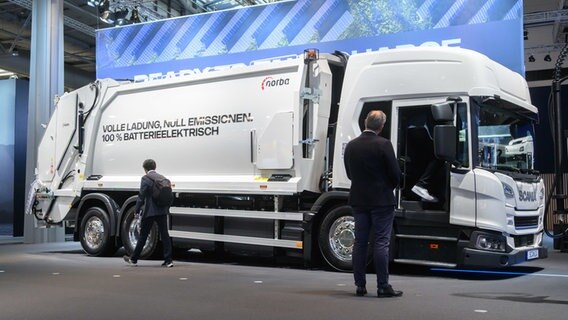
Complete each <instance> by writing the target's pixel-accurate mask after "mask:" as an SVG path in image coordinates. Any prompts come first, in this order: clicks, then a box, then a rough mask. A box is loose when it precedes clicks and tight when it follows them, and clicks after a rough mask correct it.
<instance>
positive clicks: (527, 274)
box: [430, 268, 568, 278]
mask: <svg viewBox="0 0 568 320" xmlns="http://www.w3.org/2000/svg"><path fill="white" fill-rule="evenodd" d="M430 270H432V271H442V272H455V273H477V274H494V275H514V276H538V277H560V278H568V274H553V273H528V272H505V271H484V270H457V269H442V268H431V269H430Z"/></svg>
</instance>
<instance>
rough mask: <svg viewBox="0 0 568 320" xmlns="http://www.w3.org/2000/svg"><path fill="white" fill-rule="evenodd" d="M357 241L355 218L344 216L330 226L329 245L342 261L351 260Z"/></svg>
mask: <svg viewBox="0 0 568 320" xmlns="http://www.w3.org/2000/svg"><path fill="white" fill-rule="evenodd" d="M354 243H355V219H354V218H353V217H351V216H343V217H340V218H338V219H337V220H335V221H334V222H333V224H332V225H331V228H329V247H330V249H331V252H332V253H333V255H334V256H335V257H336V258H337V259H339V260H341V261H351V256H352V254H353V244H354Z"/></svg>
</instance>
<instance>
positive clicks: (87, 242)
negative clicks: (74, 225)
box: [79, 207, 117, 257]
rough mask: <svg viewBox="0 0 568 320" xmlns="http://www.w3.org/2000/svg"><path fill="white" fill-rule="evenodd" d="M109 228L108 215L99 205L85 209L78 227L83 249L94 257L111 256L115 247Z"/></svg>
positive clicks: (114, 251)
mask: <svg viewBox="0 0 568 320" xmlns="http://www.w3.org/2000/svg"><path fill="white" fill-rule="evenodd" d="M110 230H111V228H110V220H109V216H108V214H107V213H106V212H105V211H104V210H103V209H101V208H99V207H91V208H89V209H87V212H86V213H85V216H84V217H83V219H82V220H81V227H80V229H79V234H80V238H81V246H82V247H83V250H85V252H86V253H88V254H89V255H91V256H95V257H107V256H112V255H113V254H114V253H116V250H117V247H116V245H115V242H114V238H113V237H112V236H111V232H110Z"/></svg>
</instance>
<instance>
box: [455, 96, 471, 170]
mask: <svg viewBox="0 0 568 320" xmlns="http://www.w3.org/2000/svg"><path fill="white" fill-rule="evenodd" d="M456 114H457V117H456V126H457V130H458V152H457V160H458V161H459V162H461V164H462V166H463V167H466V168H467V167H469V147H468V146H469V133H468V122H467V105H466V104H461V103H460V104H458V109H457V112H456Z"/></svg>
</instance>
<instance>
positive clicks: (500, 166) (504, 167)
mask: <svg viewBox="0 0 568 320" xmlns="http://www.w3.org/2000/svg"><path fill="white" fill-rule="evenodd" d="M483 168H487V169H492V170H502V171H511V172H521V170H520V169H518V168H515V167H511V166H507V165H503V164H492V165H488V166H483Z"/></svg>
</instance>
